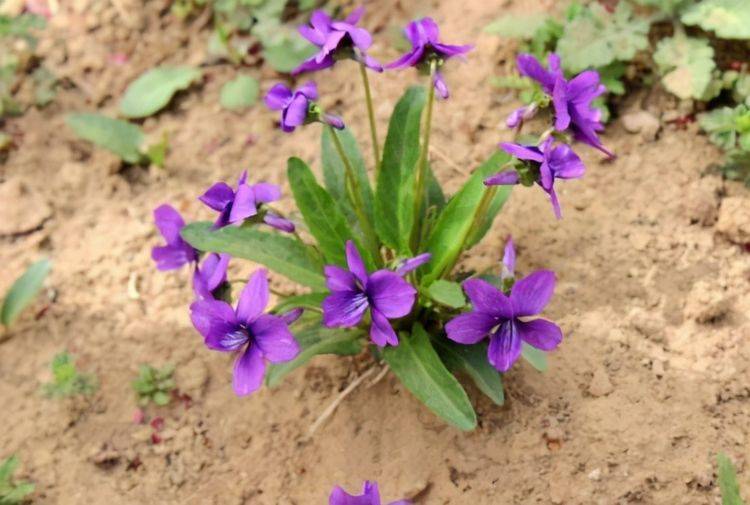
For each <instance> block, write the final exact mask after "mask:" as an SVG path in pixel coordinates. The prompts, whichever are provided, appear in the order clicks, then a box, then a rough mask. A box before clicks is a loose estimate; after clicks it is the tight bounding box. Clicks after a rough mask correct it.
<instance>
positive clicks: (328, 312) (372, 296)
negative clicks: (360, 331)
mask: <svg viewBox="0 0 750 505" xmlns="http://www.w3.org/2000/svg"><path fill="white" fill-rule="evenodd" d="M418 258H420V259H419V260H417V261H413V262H411V263H409V261H407V262H406V263H409V264H408V265H407V264H406V263H405V264H404V265H402V266H401V267H400V268H399V270H398V271H397V272H391V271H390V270H378V271H377V272H374V273H372V274H368V273H367V268H366V267H365V264H364V262H363V261H362V257H361V256H360V254H359V251H358V250H357V247H356V246H355V245H354V242H352V241H351V240H349V241H347V243H346V262H347V265H348V266H349V269H348V270H346V269H344V268H341V267H339V266H336V265H326V267H325V276H326V285H327V286H328V289H330V290H331V294H330V295H329V296H328V297H326V299H325V300H323V324H324V325H325V326H327V327H329V328H334V327H343V328H350V327H352V326H356V325H357V324H359V323H360V321H362V318H363V317H364V315H365V312H367V309H368V308H369V309H370V316H371V317H372V324H371V325H370V339H371V340H372V341H373V342H374V343H375V344H376V345H378V346H379V347H384V346H385V345H386V344H390V345H398V336H397V335H396V332H395V331H394V330H393V327H392V326H391V323H390V322H389V319H396V318H399V317H404V316H405V315H407V314H408V313H409V312H411V309H412V306H413V305H414V300H415V298H416V296H417V290H416V289H414V287H413V286H412V285H411V284H409V283H408V282H406V281H405V280H404V279H402V278H401V277H402V276H403V275H405V274H407V273H409V272H411V271H412V270H414V269H415V268H417V267H419V266H420V265H421V264H422V263H424V262H426V261H429V256H428V257H426V258H425V257H424V255H422V256H419V257H418ZM415 259H416V258H415Z"/></svg>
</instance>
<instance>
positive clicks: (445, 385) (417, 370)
mask: <svg viewBox="0 0 750 505" xmlns="http://www.w3.org/2000/svg"><path fill="white" fill-rule="evenodd" d="M383 359H385V361H386V363H388V366H390V367H391V370H393V373H395V374H396V376H397V377H398V378H399V379H400V380H401V382H403V384H404V386H406V388H407V389H408V390H409V391H411V393H412V394H413V395H414V396H416V397H417V398H418V399H419V400H420V401H421V402H422V403H424V404H425V405H426V406H427V407H428V408H429V409H430V410H432V411H433V412H434V413H435V414H437V415H438V416H440V417H441V418H443V419H444V420H445V421H447V422H449V423H450V424H452V425H454V426H456V427H457V428H459V429H461V430H464V431H470V430H473V429H474V428H476V426H477V416H476V413H475V412H474V409H473V407H472V406H471V402H470V401H469V397H468V395H467V394H466V391H464V389H463V387H461V384H460V383H459V382H458V380H456V378H455V377H454V376H453V374H451V373H450V371H448V369H447V368H446V367H445V365H444V364H443V362H442V361H441V359H440V356H438V354H437V352H435V349H434V348H433V347H432V343H431V342H430V336H429V335H428V334H427V332H426V331H425V329H424V328H423V327H422V325H421V324H419V323H416V324H415V325H414V328H413V330H412V334H411V335H408V334H405V333H404V334H401V338H400V343H399V345H398V346H396V347H390V346H389V347H386V348H385V349H384V350H383Z"/></svg>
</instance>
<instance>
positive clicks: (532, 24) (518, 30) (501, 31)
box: [484, 12, 549, 39]
mask: <svg viewBox="0 0 750 505" xmlns="http://www.w3.org/2000/svg"><path fill="white" fill-rule="evenodd" d="M548 19H549V15H547V14H545V13H543V12H534V13H528V14H508V15H505V16H502V17H500V18H498V19H496V20H495V21H493V22H492V23H490V24H488V25H487V26H486V27H485V28H484V31H485V32H487V33H491V34H493V35H500V36H501V37H508V38H511V39H527V38H530V37H531V36H533V34H534V32H536V31H537V30H538V29H539V28H541V27H542V26H544V24H545V23H546V22H547V20H548Z"/></svg>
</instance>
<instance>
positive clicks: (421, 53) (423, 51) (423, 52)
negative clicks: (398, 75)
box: [386, 18, 474, 98]
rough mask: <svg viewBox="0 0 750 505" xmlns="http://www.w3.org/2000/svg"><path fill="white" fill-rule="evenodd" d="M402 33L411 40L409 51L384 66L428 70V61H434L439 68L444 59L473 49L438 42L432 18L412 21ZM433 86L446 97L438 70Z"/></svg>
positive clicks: (445, 90)
mask: <svg viewBox="0 0 750 505" xmlns="http://www.w3.org/2000/svg"><path fill="white" fill-rule="evenodd" d="M404 34H405V35H406V38H407V39H409V42H411V46H412V49H411V51H409V52H408V53H406V54H404V55H403V56H401V57H400V58H399V59H397V60H396V61H393V62H391V63H389V64H388V65H386V68H406V67H421V68H422V69H425V70H429V66H430V62H431V61H436V62H437V66H438V69H439V68H440V67H441V66H442V65H443V62H444V61H445V60H448V59H450V58H453V57H454V56H459V57H463V56H464V55H465V54H466V53H468V52H469V51H471V50H472V49H474V46H472V45H465V46H454V45H450V44H443V43H442V42H440V29H439V28H438V25H437V23H435V21H434V20H433V19H432V18H422V19H419V20H417V21H412V22H411V23H409V24H408V25H407V26H406V29H405V30H404ZM433 86H435V91H437V92H438V94H439V95H440V96H441V97H443V98H448V96H449V94H450V93H449V91H448V86H447V85H446V83H445V80H444V79H443V75H442V74H441V73H440V72H439V71H438V72H435V78H434V82H433Z"/></svg>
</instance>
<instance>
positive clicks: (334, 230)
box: [287, 158, 374, 269]
mask: <svg viewBox="0 0 750 505" xmlns="http://www.w3.org/2000/svg"><path fill="white" fill-rule="evenodd" d="M287 174H288V177H289V185H290V187H291V188H292V193H293V194H294V201H295V202H296V203H297V207H298V208H299V211H300V213H301V214H302V216H303V217H304V218H305V223H307V227H308V228H309V230H310V234H311V235H312V236H313V237H315V240H317V242H318V247H320V251H321V252H322V253H323V256H324V257H325V259H326V260H327V262H328V263H334V264H337V265H342V266H343V265H346V241H347V240H354V242H355V243H357V248H358V249H359V252H360V254H361V255H362V259H363V260H364V261H365V263H366V264H367V265H368V267H369V268H370V269H372V268H373V266H374V263H373V260H372V257H371V255H370V252H369V250H367V249H365V248H364V247H362V244H361V241H360V240H359V238H358V237H356V236H354V234H353V233H352V230H351V228H350V227H349V224H348V223H347V221H346V217H344V214H343V213H342V212H341V208H340V206H339V205H338V204H337V203H336V201H335V200H334V199H333V198H332V197H331V195H329V194H328V192H327V191H326V190H325V189H324V188H323V187H322V186H321V185H319V184H318V182H317V181H316V180H315V176H314V175H313V173H312V171H311V170H310V167H308V166H307V165H306V164H305V162H304V161H302V160H300V159H299V158H289V162H288V167H287Z"/></svg>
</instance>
